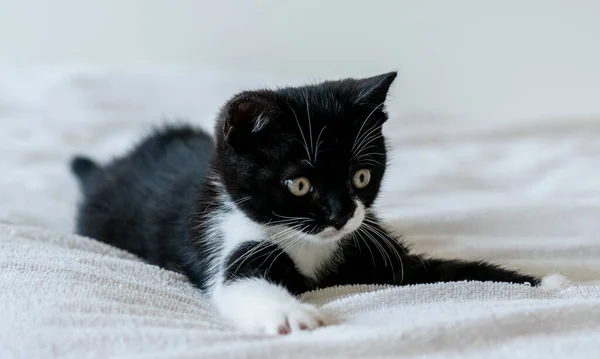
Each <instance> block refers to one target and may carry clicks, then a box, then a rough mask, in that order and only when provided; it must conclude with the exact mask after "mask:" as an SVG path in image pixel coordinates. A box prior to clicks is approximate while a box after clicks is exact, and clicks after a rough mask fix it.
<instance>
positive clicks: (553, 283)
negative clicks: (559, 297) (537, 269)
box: [540, 273, 571, 290]
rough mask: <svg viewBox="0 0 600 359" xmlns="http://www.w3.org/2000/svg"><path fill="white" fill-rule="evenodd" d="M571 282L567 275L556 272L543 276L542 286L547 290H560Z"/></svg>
mask: <svg viewBox="0 0 600 359" xmlns="http://www.w3.org/2000/svg"><path fill="white" fill-rule="evenodd" d="M570 284H571V283H570V281H569V280H568V279H567V278H566V277H565V276H563V275H562V274H558V273H555V274H550V275H547V276H545V277H544V278H542V283H541V284H540V288H542V289H546V290H560V289H563V288H565V287H567V286H569V285H570Z"/></svg>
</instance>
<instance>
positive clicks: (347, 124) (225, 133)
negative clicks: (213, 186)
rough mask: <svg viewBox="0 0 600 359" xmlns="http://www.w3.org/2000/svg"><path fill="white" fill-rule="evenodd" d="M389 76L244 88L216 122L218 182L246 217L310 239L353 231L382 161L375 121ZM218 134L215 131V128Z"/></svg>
mask: <svg viewBox="0 0 600 359" xmlns="http://www.w3.org/2000/svg"><path fill="white" fill-rule="evenodd" d="M395 76H396V74H395V73H391V74H386V75H382V76H378V77H374V78H370V79H365V80H344V81H338V82H328V83H323V84H320V85H316V86H309V87H303V88H287V89H281V90H278V91H259V92H246V93H242V94H240V95H238V96H237V97H236V98H234V99H233V100H232V101H231V102H230V103H229V104H228V105H227V106H226V107H225V109H224V111H223V113H222V116H221V121H219V124H218V125H217V126H218V127H217V134H218V136H217V146H218V149H217V151H218V160H219V161H220V162H219V167H220V169H221V171H222V172H223V181H224V183H225V187H226V189H227V191H228V193H229V195H230V196H231V198H232V200H233V201H236V203H237V205H238V207H239V208H241V209H242V210H243V211H244V212H245V213H246V214H247V215H248V216H249V217H250V218H252V219H253V220H255V221H258V222H261V223H263V224H266V225H271V226H277V227H287V228H286V229H288V230H285V229H284V230H283V231H277V232H278V233H279V234H278V237H279V238H274V239H275V240H280V241H284V240H285V237H286V236H287V237H291V236H292V235H293V234H297V233H298V232H301V233H303V236H301V237H302V238H305V239H307V240H311V241H314V242H318V243H326V242H332V241H336V240H339V239H341V238H342V237H344V236H346V235H348V234H350V233H352V232H354V231H356V230H360V229H359V227H360V226H361V224H362V223H363V221H364V219H365V213H366V210H367V209H368V208H369V207H371V205H372V204H373V202H374V201H375V198H376V197H377V194H378V193H379V189H380V185H381V180H382V178H383V175H384V172H385V166H386V147H385V143H384V138H383V135H382V133H381V126H382V125H383V123H384V122H385V121H386V120H387V115H386V114H385V112H384V111H383V106H384V104H383V103H384V101H385V97H386V94H387V91H388V89H389V86H390V84H391V83H392V81H393V79H394V78H395ZM219 132H220V133H222V135H221V134H220V133H219Z"/></svg>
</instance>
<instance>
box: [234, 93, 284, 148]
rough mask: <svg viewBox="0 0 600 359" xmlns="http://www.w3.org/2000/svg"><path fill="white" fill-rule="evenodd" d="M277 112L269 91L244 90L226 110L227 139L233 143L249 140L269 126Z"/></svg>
mask: <svg viewBox="0 0 600 359" xmlns="http://www.w3.org/2000/svg"><path fill="white" fill-rule="evenodd" d="M275 112H276V111H275V106H274V102H273V100H272V99H271V98H269V96H268V94H267V93H261V92H244V93H241V94H239V95H237V96H236V97H234V98H233V99H232V100H231V101H230V102H229V104H228V105H227V107H226V110H225V121H224V124H223V136H224V138H225V140H226V141H227V143H229V144H231V145H233V144H235V143H239V142H240V141H246V140H248V139H249V138H250V137H251V136H252V135H253V134H255V133H257V132H260V131H262V130H264V129H265V127H267V125H268V124H269V121H270V119H271V118H272V117H273V116H274V115H275Z"/></svg>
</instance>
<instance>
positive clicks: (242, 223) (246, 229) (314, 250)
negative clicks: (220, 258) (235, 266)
mask: <svg viewBox="0 0 600 359" xmlns="http://www.w3.org/2000/svg"><path fill="white" fill-rule="evenodd" d="M232 207H233V206H232ZM232 207H230V208H231V209H232V210H231V211H229V212H226V213H224V214H223V215H222V218H221V219H220V221H219V222H220V223H219V225H218V226H219V229H220V232H221V234H222V238H223V241H224V248H223V255H224V256H225V257H226V256H228V255H229V254H230V253H231V252H232V251H233V250H234V249H235V248H236V247H238V246H239V245H240V244H242V243H244V242H247V241H263V240H269V241H273V242H274V243H277V244H278V245H279V246H280V247H281V248H283V250H284V251H285V252H286V253H287V254H288V255H289V256H290V257H291V258H292V259H293V260H294V262H295V263H296V266H297V267H298V270H299V271H300V273H302V274H304V275H305V276H307V277H310V278H314V277H315V276H316V274H317V273H318V271H319V270H320V269H321V268H323V267H324V266H325V265H327V264H328V263H330V262H331V260H332V259H333V258H332V257H333V256H334V254H335V251H336V249H337V248H338V244H337V243H335V242H333V243H324V244H316V243H314V242H312V241H309V240H308V239H306V238H303V237H304V236H303V234H302V233H299V232H293V231H290V230H289V229H287V228H286V227H268V226H264V225H261V224H258V223H256V222H254V221H252V220H251V219H250V218H248V216H246V215H245V214H244V213H243V212H242V211H240V210H239V209H237V208H235V207H233V208H232ZM284 231H285V232H286V234H285V236H279V234H281V233H283V232H284ZM281 237H285V241H281Z"/></svg>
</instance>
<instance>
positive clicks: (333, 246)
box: [209, 195, 365, 334]
mask: <svg viewBox="0 0 600 359" xmlns="http://www.w3.org/2000/svg"><path fill="white" fill-rule="evenodd" d="M221 203H223V205H224V210H221V211H216V212H215V213H214V215H213V216H212V217H211V219H210V221H211V222H212V223H211V228H214V230H213V231H210V232H209V236H219V237H220V238H221V243H222V245H221V246H220V247H218V249H215V259H214V260H213V263H214V265H213V268H212V270H213V274H214V281H213V283H211V285H210V288H211V293H212V297H213V301H214V303H215V306H216V308H217V309H218V311H219V312H220V313H221V315H223V316H224V317H225V318H227V319H229V320H230V321H231V322H232V323H233V324H234V325H235V326H236V327H238V328H239V329H242V330H247V331H261V332H265V333H268V334H278V333H279V334H287V333H289V332H291V331H296V330H311V329H314V328H316V327H317V326H319V325H320V324H322V323H324V318H323V315H322V314H321V313H320V312H319V310H318V309H317V308H316V307H314V306H312V305H309V304H305V303H301V302H300V301H299V300H298V299H296V298H295V297H294V296H292V295H291V294H290V293H288V292H287V291H286V290H285V289H284V288H282V287H280V286H277V285H275V284H272V283H269V282H267V281H266V280H264V279H259V278H252V279H243V280H240V281H236V282H233V283H224V280H223V277H224V275H223V271H224V269H225V268H224V267H223V263H226V259H227V257H228V256H229V255H230V254H231V252H232V251H233V250H235V248H236V247H238V246H239V245H240V244H242V243H244V242H246V241H259V240H272V241H273V242H274V243H277V244H280V245H281V247H282V248H283V249H284V251H285V252H286V253H287V254H288V255H289V256H290V257H291V258H292V259H293V261H294V263H296V265H297V267H298V270H299V271H300V272H301V273H302V274H303V275H305V276H307V277H309V278H313V279H315V278H316V276H317V275H318V273H319V271H320V270H321V269H322V268H323V267H324V266H326V265H327V264H329V263H331V262H332V261H333V260H334V258H332V257H333V256H334V254H335V252H336V250H337V248H338V246H339V242H340V240H341V239H342V238H343V237H344V236H345V235H348V234H349V233H351V232H352V231H354V230H356V229H357V228H358V227H359V226H360V225H361V224H362V222H363V220H364V217H365V207H364V205H363V204H362V203H360V202H358V201H357V208H356V211H355V213H354V214H353V216H352V218H351V219H350V220H349V221H348V223H347V224H346V225H345V226H344V228H342V229H341V230H339V231H338V230H335V229H326V230H325V231H324V232H322V233H324V234H325V236H323V235H321V234H316V235H307V234H306V233H303V232H300V231H289V233H287V232H286V233H285V235H283V236H278V234H280V233H282V231H285V230H287V228H286V227H283V226H266V225H262V224H259V223H256V222H254V221H253V220H251V219H250V218H249V217H248V216H246V215H245V214H244V213H243V212H242V211H241V210H240V209H239V208H238V207H237V206H236V205H235V203H234V202H233V201H232V200H231V199H229V197H228V196H226V195H222V202H221ZM280 237H284V238H285V241H283V242H281V243H279V242H278V241H281V240H282V238H280ZM217 239H218V238H215V241H214V243H218V242H219V241H218V240H217Z"/></svg>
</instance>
